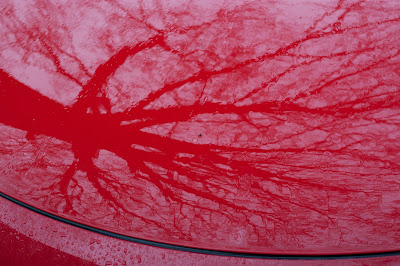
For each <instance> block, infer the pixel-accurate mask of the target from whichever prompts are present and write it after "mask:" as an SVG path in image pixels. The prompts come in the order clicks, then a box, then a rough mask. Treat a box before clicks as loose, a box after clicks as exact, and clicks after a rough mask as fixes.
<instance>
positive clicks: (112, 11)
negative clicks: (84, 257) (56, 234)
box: [0, 1, 400, 254]
mask: <svg viewBox="0 0 400 266" xmlns="http://www.w3.org/2000/svg"><path fill="white" fill-rule="evenodd" d="M178 2H179V3H178ZM181 2H182V1H169V2H167V1H163V2H157V1H155V2H154V3H153V2H152V3H151V4H149V3H145V2H141V1H139V2H137V3H134V2H131V3H125V2H121V3H120V2H117V1H116V2H112V3H109V2H106V1H104V2H103V1H101V2H92V3H91V2H88V3H80V2H79V3H70V2H69V1H65V2H63V1H60V2H57V3H52V2H47V1H28V2H24V3H19V2H18V1H8V2H7V1H4V2H2V3H1V4H0V8H1V9H2V10H3V12H4V14H5V15H4V16H2V17H1V18H0V24H1V27H0V34H1V36H3V38H2V40H0V44H1V45H0V58H1V60H0V61H1V62H0V68H1V71H0V93H1V95H0V192H2V193H4V194H6V195H8V196H11V197H13V198H14V199H17V200H19V201H21V202H24V203H27V204H29V205H31V206H33V207H35V208H38V209H40V210H43V211H45V212H47V213H50V214H53V215H56V216H58V217H62V218H64V219H68V220H70V221H74V222H77V223H80V224H84V225H87V226H90V227H93V228H97V229H101V230H104V231H107V232H113V233H117V234H120V235H124V236H129V237H132V238H137V239H145V240H150V241H155V242H160V243H167V244H172V245H178V246H186V247H194V248H200V249H209V250H222V251H233V252H246V253H262V254H344V253H362V252H380V251H391V250H398V249H399V248H400V231H399V226H398V219H397V217H398V215H399V213H400V201H399V200H400V194H399V193H398V191H399V189H400V184H399V177H400V167H399V162H400V153H399V151H400V147H399V144H398V138H399V135H400V130H399V126H400V120H399V119H400V109H399V103H400V99H399V98H400V96H399V95H400V94H399V93H398V92H399V86H398V84H399V81H400V76H399V74H400V73H399V66H400V51H399V49H398V47H399V44H400V17H399V14H400V3H399V2H398V1H385V2H379V3H378V2H376V1H373V2H371V3H369V2H368V1H351V2H347V1H325V2H324V3H320V1H297V2H293V1H279V2H275V1H250V2H246V1H232V2H231V3H229V4H226V3H225V4H219V3H213V2H212V1H211V2H207V1H193V2H192V1H191V2H190V4H189V1H187V2H185V1H183V3H181Z"/></svg>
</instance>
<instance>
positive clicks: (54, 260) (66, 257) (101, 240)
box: [0, 198, 400, 266]
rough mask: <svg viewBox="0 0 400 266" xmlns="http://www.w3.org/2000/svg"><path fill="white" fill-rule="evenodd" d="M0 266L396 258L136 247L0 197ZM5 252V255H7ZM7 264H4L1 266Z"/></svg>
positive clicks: (375, 261)
mask: <svg viewBox="0 0 400 266" xmlns="http://www.w3.org/2000/svg"><path fill="white" fill-rule="evenodd" d="M0 211H1V212H2V214H3V215H2V216H0V232H1V233H2V235H1V236H2V237H1V238H0V259H2V260H1V262H2V264H3V265H40V266H41V265H67V266H69V265H92V264H95V265H138V264H141V265H162V266H165V265H173V266H175V265H204V266H209V265H223V266H225V265H226V266H231V265H277V266H278V265H279V266H282V265H290V266H298V265H315V266H317V265H318V266H320V265H338V264H339V265H343V264H344V265H390V266H391V265H393V266H394V265H399V263H400V256H393V257H392V256H390V257H379V258H364V259H343V260H307V261H304V260H303V261H299V260H276V259H247V258H237V257H228V256H214V255H205V254H198V253H192V252H183V251H177V250H171V249H163V248H157V247H151V246H147V245H140V244H136V243H132V242H128V241H123V240H119V239H116V238H111V237H106V236H103V235H99V234H96V233H92V232H89V231H86V230H83V229H79V228H76V227H73V226H69V225H66V224H64V223H60V222H58V221H55V220H52V219H50V218H47V217H45V216H42V215H40V214H37V213H34V212H32V211H29V210H27V209H25V208H22V207H20V206H18V205H15V204H14V203H11V202H9V201H7V200H5V199H3V198H0ZM7 251H9V252H7ZM7 262H9V263H7Z"/></svg>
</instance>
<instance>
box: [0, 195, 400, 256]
mask: <svg viewBox="0 0 400 266" xmlns="http://www.w3.org/2000/svg"><path fill="white" fill-rule="evenodd" d="M0 196H1V197H3V198H5V199H7V200H9V201H11V202H13V203H15V204H18V205H19V206H22V207H24V208H26V209H29V210H31V211H34V212H36V213H39V214H41V215H44V216H46V217H49V218H51V219H54V220H56V221H59V222H63V223H65V224H69V225H72V226H75V227H78V228H81V229H84V230H88V231H91V232H94V233H98V234H102V235H105V236H109V237H114V238H118V239H122V240H127V241H131V242H135V243H138V244H144V245H149V246H153V247H159V248H166V249H172V250H178V251H186V252H194V253H201V254H207V255H218V256H230V257H240V258H251V259H278V260H337V259H362V258H376V257H386V256H400V251H391V252H375V253H362V254H347V255H274V254H253V253H242V252H229V251H218V250H210V249H200V248H190V247H185V246H178V245H172V244H165V243H160V242H155V241H150V240H145V239H141V238H136V237H130V236H125V235H121V234H117V233H113V232H109V231H106V230H102V229H98V228H94V227H91V226H87V225H84V224H81V223H77V222H74V221H71V220H68V219H65V218H62V217H59V216H57V215H54V214H51V213H48V212H46V211H43V210H40V209H38V208H36V207H33V206H31V205H29V204H26V203H24V202H22V201H19V200H17V199H15V198H13V197H10V196H8V195H6V194H4V193H2V192H0Z"/></svg>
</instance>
